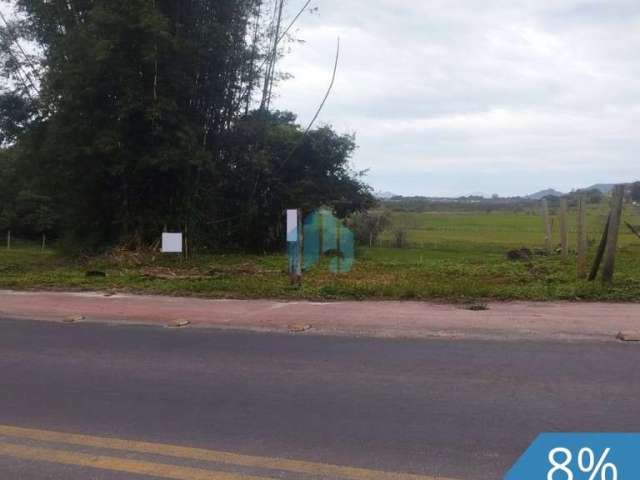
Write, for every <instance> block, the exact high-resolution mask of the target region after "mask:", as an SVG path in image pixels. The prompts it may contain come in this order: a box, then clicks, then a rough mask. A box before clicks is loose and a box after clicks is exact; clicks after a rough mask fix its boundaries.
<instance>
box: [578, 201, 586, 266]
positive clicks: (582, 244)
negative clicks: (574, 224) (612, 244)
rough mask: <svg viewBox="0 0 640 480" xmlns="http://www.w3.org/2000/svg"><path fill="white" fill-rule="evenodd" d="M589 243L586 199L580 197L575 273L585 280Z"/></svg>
mask: <svg viewBox="0 0 640 480" xmlns="http://www.w3.org/2000/svg"><path fill="white" fill-rule="evenodd" d="M588 250H589V243H588V240H587V199H586V197H585V196H584V195H581V196H580V198H579V199H578V244H577V252H578V260H577V271H578V278H579V279H585V278H587V252H588Z"/></svg>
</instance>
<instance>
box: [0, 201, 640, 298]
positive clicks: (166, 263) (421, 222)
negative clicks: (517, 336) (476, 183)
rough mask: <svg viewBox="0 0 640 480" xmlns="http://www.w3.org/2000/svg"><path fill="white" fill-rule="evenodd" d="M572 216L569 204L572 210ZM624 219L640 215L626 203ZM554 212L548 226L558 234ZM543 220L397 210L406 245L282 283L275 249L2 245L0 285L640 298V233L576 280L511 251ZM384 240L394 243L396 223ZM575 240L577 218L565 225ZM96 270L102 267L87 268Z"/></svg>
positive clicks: (563, 266) (293, 294)
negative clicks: (589, 276)
mask: <svg viewBox="0 0 640 480" xmlns="http://www.w3.org/2000/svg"><path fill="white" fill-rule="evenodd" d="M604 212H605V209H604V207H603V208H600V207H597V208H592V209H591V211H590V214H589V225H590V227H589V230H590V238H591V241H592V247H591V250H592V252H591V254H592V255H593V253H594V250H595V244H596V243H597V240H598V239H599V236H600V234H601V231H602V224H603V221H604ZM570 216H571V217H572V218H573V217H574V214H573V212H571V214H570ZM625 219H626V220H628V221H630V222H631V223H633V224H640V217H639V216H638V215H637V212H635V211H633V210H631V209H630V208H628V209H627V210H626V212H625ZM557 223H558V222H557V220H556V221H555V222H554V235H555V236H556V239H557ZM541 224H542V222H541V219H540V217H539V216H538V215H535V214H532V212H526V211H525V212H518V213H515V212H509V213H496V212H493V213H473V214H471V213H469V214H457V213H428V214H417V213H412V214H409V213H399V214H394V225H395V227H394V228H404V229H406V230H407V234H408V240H409V244H410V247H409V248H404V249H396V248H390V247H388V246H385V247H376V248H371V249H370V248H364V247H363V248H359V249H358V250H357V262H356V264H355V267H354V269H353V271H352V272H351V273H349V274H345V275H340V276H336V275H332V274H331V273H329V270H328V268H327V266H326V265H320V266H318V267H316V268H315V269H313V270H312V271H310V272H308V273H307V274H306V275H305V279H304V285H303V286H302V288H293V287H291V286H290V285H289V281H288V277H287V275H286V264H287V262H286V257H285V256H284V254H280V255H265V256H250V255H199V256H197V257H196V258H194V259H193V260H192V261H189V262H182V261H180V260H179V259H178V258H175V257H166V256H161V255H159V254H156V255H145V256H140V255H135V254H127V253H114V254H110V255H103V256H100V257H96V258H91V259H84V260H71V259H67V258H63V257H61V256H59V255H57V254H56V253H55V252H54V251H52V250H48V251H45V252H42V251H40V250H39V249H38V248H36V247H29V246H22V247H18V248H15V249H13V250H11V251H6V250H2V251H0V288H15V289H26V288H56V289H89V290H107V291H120V290H126V291H141V292H154V293H166V294H180V295H200V296H209V297H254V298H255V297H276V298H290V299H296V298H309V299H340V298H357V299H365V298H373V299H443V300H454V301H465V300H471V299H482V298H497V299H536V300H544V299H569V300H574V299H588V300H621V301H639V300H640V239H638V238H637V237H634V236H633V235H632V234H631V233H630V232H628V230H627V229H626V227H625V228H624V229H623V231H622V232H621V237H620V254H619V258H618V270H617V272H616V279H615V282H614V284H613V285H611V286H603V285H601V284H600V282H595V283H588V282H586V281H578V280H576V270H575V262H574V261H573V257H572V258H571V260H570V261H569V262H567V263H564V262H562V260H561V259H560V257H559V256H558V255H551V256H546V255H542V254H536V255H533V256H532V258H531V260H530V261H509V260H507V258H506V255H505V254H506V252H507V251H508V250H509V249H511V248H514V247H521V246H527V247H529V248H531V249H532V250H534V251H535V250H537V249H540V247H541V246H542V244H543V235H542V226H541ZM394 228H392V229H390V231H389V232H387V233H385V235H384V236H383V238H382V242H381V243H382V244H383V245H386V244H387V243H388V244H391V243H392V240H393V230H394ZM571 230H572V242H573V241H574V239H573V236H574V228H573V226H572V228H571ZM90 271H98V272H103V273H105V274H106V276H105V277H102V276H87V272H90Z"/></svg>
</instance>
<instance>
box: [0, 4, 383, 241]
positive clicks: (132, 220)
mask: <svg viewBox="0 0 640 480" xmlns="http://www.w3.org/2000/svg"><path fill="white" fill-rule="evenodd" d="M276 1H280V0H276ZM14 3H15V6H16V7H17V9H18V10H19V12H20V16H19V17H18V18H20V20H19V21H15V22H13V23H12V24H11V25H9V27H8V28H4V29H3V30H2V32H1V34H0V40H1V41H0V63H1V65H2V73H3V74H4V76H5V77H6V78H8V79H10V82H9V83H7V85H9V86H11V85H13V86H14V88H5V91H4V92H3V94H2V96H0V131H1V132H2V133H1V134H0V143H3V144H4V145H5V146H8V145H14V147H15V148H14V151H15V152H14V154H13V157H14V158H15V161H16V162H17V167H16V168H18V169H20V171H21V172H22V174H21V175H20V176H19V179H20V181H22V182H23V183H24V184H23V185H21V186H20V187H19V188H18V189H17V191H16V192H14V198H15V199H16V201H18V197H20V198H19V200H20V201H19V203H20V204H21V205H22V209H19V208H17V207H16V208H12V209H11V211H12V212H14V213H13V215H14V216H15V215H18V216H20V217H21V218H22V220H20V222H19V223H20V225H22V228H24V229H26V230H30V231H33V232H36V231H45V230H55V231H56V232H57V233H58V234H65V235H66V234H69V235H73V236H74V237H75V238H77V239H78V240H80V241H82V243H83V244H85V245H87V244H88V245H89V246H92V247H96V246H100V245H105V244H109V243H115V242H125V241H126V242H129V243H133V244H137V245H141V244H145V243H150V242H152V241H153V240H154V239H155V238H157V237H158V235H159V232H160V231H161V230H162V229H163V228H164V227H165V226H166V227H168V228H170V229H183V230H187V231H188V232H189V235H190V238H191V239H192V240H194V241H195V242H196V243H197V244H198V245H201V246H210V247H230V246H233V247H243V248H253V249H261V248H274V247H276V246H277V245H279V244H280V243H281V238H280V236H281V228H282V225H281V224H282V211H283V209H284V208H287V207H289V208H291V207H302V208H309V209H311V208H314V207H316V206H318V205H319V204H329V205H332V206H334V208H335V209H336V210H337V211H338V213H339V214H341V215H346V214H347V213H350V212H352V211H354V210H359V209H362V208H366V207H367V206H369V205H370V204H371V203H372V201H373V198H372V196H371V193H370V192H369V189H368V187H367V186H366V185H365V184H364V183H363V181H362V177H361V175H359V174H357V173H356V172H353V171H352V170H351V169H350V168H349V160H350V157H351V155H352V153H353V151H354V149H355V143H354V139H353V137H350V136H344V135H339V134H337V133H336V132H334V131H333V130H332V129H331V128H330V127H322V128H319V129H316V130H312V131H311V132H309V134H308V135H306V136H305V135H304V134H303V131H302V129H301V128H300V127H299V126H298V125H296V123H295V116H294V115H293V114H290V113H280V112H275V113H273V112H269V111H268V110H267V109H265V108H261V109H259V110H256V111H252V108H251V107H252V105H257V104H259V103H260V104H262V105H264V104H268V102H264V101H262V102H258V101H257V99H256V98H255V95H256V94H259V93H260V90H261V89H260V88H258V86H259V84H260V83H262V81H263V79H264V78H265V75H267V76H268V75H273V72H272V71H271V70H272V69H273V66H272V62H271V61H268V60H270V59H272V58H273V55H272V53H271V52H272V48H271V46H270V45H271V44H270V42H271V40H270V38H273V37H274V36H277V35H278V34H279V31H278V30H277V29H276V30H275V32H274V25H273V22H269V21H268V12H270V11H272V7H273V5H271V4H269V3H268V2H266V3H265V2H263V1H262V0H181V1H179V2H176V1H174V0H17V1H15V2H14ZM276 10H277V9H276ZM17 39H21V40H26V41H30V42H32V44H33V45H35V46H36V47H34V49H33V50H34V51H37V52H38V54H39V55H38V56H36V55H32V54H30V53H28V52H25V50H24V49H23V48H22V47H20V44H19V43H18V42H16V40H17ZM269 55H271V57H269ZM265 65H267V67H268V68H269V70H270V71H265V70H266V68H267V67H265ZM267 78H268V77H267ZM265 85H267V86H268V88H265V89H264V91H265V92H268V94H269V95H270V94H271V93H270V91H271V87H270V84H269V83H268V82H266V83H265ZM3 176H5V177H7V178H8V176H7V175H6V174H3ZM53 212H56V214H55V215H54V214H53ZM7 215H8V214H7ZM7 218H8V217H7ZM12 221H14V222H15V220H12Z"/></svg>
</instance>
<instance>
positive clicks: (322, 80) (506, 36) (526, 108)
mask: <svg viewBox="0 0 640 480" xmlns="http://www.w3.org/2000/svg"><path fill="white" fill-rule="evenodd" d="M303 3H304V0H289V4H288V6H287V9H288V13H289V15H290V16H291V15H293V14H295V12H296V11H297V10H298V9H299V8H300V7H301V6H302V4H303ZM312 6H314V7H318V9H319V10H318V12H317V13H315V14H305V15H303V17H302V18H301V20H300V22H299V23H298V32H297V35H298V37H300V38H301V39H304V40H305V43H304V44H296V45H294V46H292V51H291V52H290V54H289V55H288V56H287V57H286V58H285V59H284V60H283V62H282V64H281V68H282V70H284V71H287V72H288V73H291V74H292V75H294V78H293V79H292V80H289V81H287V82H285V83H283V84H282V85H280V87H279V90H278V94H279V98H278V99H277V101H276V106H277V107H278V108H281V109H290V110H292V111H294V112H297V113H298V114H299V118H300V121H301V123H306V122H308V121H309V120H310V118H311V116H312V115H313V113H314V112H315V109H316V108H317V106H318V104H319V102H320V100H321V99H322V96H323V95H324V92H325V90H326V88H327V85H328V82H329V79H330V76H331V69H332V66H333V59H334V58H333V57H334V54H335V48H336V39H337V37H338V36H340V38H341V42H342V55H341V59H340V67H339V71H338V78H337V81H336V85H335V89H334V91H333V94H332V96H331V97H330V99H329V102H328V103H327V106H326V108H325V110H324V111H323V112H322V115H321V117H320V122H321V123H327V124H331V125H333V126H334V127H335V128H336V129H337V130H338V131H340V132H344V133H355V134H356V136H357V142H358V145H359V149H358V151H357V153H356V155H355V157H354V159H353V163H354V167H355V168H356V169H359V170H361V169H369V170H370V172H369V175H368V181H369V182H370V183H371V184H372V185H373V186H374V188H375V189H376V190H379V191H391V192H394V193H398V194H422V195H443V196H445V195H461V194H470V193H484V194H492V193H499V194H501V195H513V194H527V193H531V192H533V191H537V190H540V189H544V188H550V187H553V188H557V189H559V190H563V191H568V190H571V189H572V188H575V187H584V186H588V185H591V184H593V183H599V182H623V181H625V182H626V181H630V180H635V179H639V178H640V0H600V1H591V2H588V1H577V0H503V1H498V0H486V1H485V0H314V1H313V3H312ZM3 7H4V6H3V5H2V3H1V2H0V8H3ZM3 10H6V8H3Z"/></svg>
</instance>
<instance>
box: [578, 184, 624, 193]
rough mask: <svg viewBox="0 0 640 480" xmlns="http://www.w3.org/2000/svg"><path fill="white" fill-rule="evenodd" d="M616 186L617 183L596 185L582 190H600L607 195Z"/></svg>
mask: <svg viewBox="0 0 640 480" xmlns="http://www.w3.org/2000/svg"><path fill="white" fill-rule="evenodd" d="M615 186H616V184H615V183H596V184H595V185H591V186H590V187H587V188H583V189H582V190H600V191H601V192H602V193H603V194H604V195H607V194H609V193H611V190H613V187H615Z"/></svg>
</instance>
